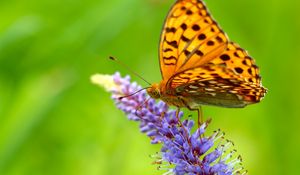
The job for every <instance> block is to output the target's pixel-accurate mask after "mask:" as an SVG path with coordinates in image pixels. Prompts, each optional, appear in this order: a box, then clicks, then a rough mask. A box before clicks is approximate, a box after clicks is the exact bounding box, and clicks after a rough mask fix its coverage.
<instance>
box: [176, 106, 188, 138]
mask: <svg viewBox="0 0 300 175" xmlns="http://www.w3.org/2000/svg"><path fill="white" fill-rule="evenodd" d="M179 112H180V108H179V107H177V110H176V118H177V120H178V124H179V126H180V127H181V128H182V129H183V132H184V134H185V137H186V139H188V142H189V134H188V132H187V130H186V128H185V127H184V126H183V124H182V122H181V120H180V118H179Z"/></svg>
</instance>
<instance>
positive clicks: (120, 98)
mask: <svg viewBox="0 0 300 175" xmlns="http://www.w3.org/2000/svg"><path fill="white" fill-rule="evenodd" d="M148 88H149V87H145V88H142V89H140V90H137V91H135V92H134V93H132V94H129V95H125V96H122V97H119V98H118V99H119V100H122V99H123V98H127V97H130V96H133V95H135V94H137V93H139V92H141V91H142V90H145V89H148Z"/></svg>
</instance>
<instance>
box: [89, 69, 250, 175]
mask: <svg viewBox="0 0 300 175" xmlns="http://www.w3.org/2000/svg"><path fill="white" fill-rule="evenodd" d="M92 81H93V83H95V84H98V85H101V86H103V87H104V88H105V89H106V90H107V91H109V92H111V93H112V99H113V100H114V101H115V102H116V105H117V107H118V108H119V109H120V110H122V111H124V112H125V113H126V115H127V117H128V119H129V120H134V121H138V122H140V131H141V132H143V133H145V134H146V135H147V136H148V137H150V139H151V143H153V144H158V143H160V144H162V148H161V151H160V153H158V155H157V156H155V157H156V160H155V163H157V164H159V168H160V169H163V170H166V173H165V174H178V175H181V174H189V175H214V174H218V175H230V174H246V173H247V171H245V170H244V169H243V167H242V165H241V157H240V156H237V157H236V156H235V155H236V154H235V152H236V151H235V150H234V149H233V144H232V142H230V141H228V140H225V139H224V133H223V132H221V131H220V130H217V131H215V132H214V133H212V134H211V135H208V134H205V131H206V127H207V126H208V124H209V121H206V122H204V123H203V124H202V125H201V126H200V127H199V128H198V129H197V130H195V131H193V127H194V121H193V120H191V119H185V120H183V121H182V122H181V121H178V118H177V117H176V111H175V110H171V109H169V107H168V105H167V104H165V103H164V102H162V101H159V102H158V103H156V102H155V100H153V99H151V98H149V96H148V95H147V94H146V92H145V91H141V92H139V93H137V94H135V95H131V96H128V97H125V98H120V97H122V96H126V95H130V94H132V93H134V92H136V91H138V90H140V89H141V87H140V86H139V85H138V84H137V83H135V82H133V83H131V82H130V77H129V76H126V77H124V78H122V77H121V76H120V74H119V73H115V74H114V75H112V76H111V75H101V74H97V75H94V76H92ZM182 116H183V113H182V112H180V113H179V118H182ZM181 120H182V119H181ZM204 134H205V135H204Z"/></svg>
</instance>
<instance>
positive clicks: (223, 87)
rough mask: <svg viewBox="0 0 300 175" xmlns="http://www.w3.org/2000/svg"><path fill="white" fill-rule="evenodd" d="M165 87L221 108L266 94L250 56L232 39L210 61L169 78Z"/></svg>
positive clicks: (254, 101) (185, 96) (247, 101)
mask: <svg viewBox="0 0 300 175" xmlns="http://www.w3.org/2000/svg"><path fill="white" fill-rule="evenodd" d="M167 89H169V90H170V92H171V93H173V94H177V95H179V96H182V97H184V98H185V99H186V100H187V101H189V100H191V101H198V102H199V103H204V104H210V103H215V104H214V105H218V106H225V107H237V106H235V105H242V106H243V105H246V104H251V103H256V102H259V101H260V100H261V99H262V97H264V95H265V93H266V89H265V88H264V87H262V85H261V77H260V75H259V69H258V67H257V66H256V65H255V62H254V59H252V58H251V57H250V56H249V55H248V53H247V52H246V51H245V50H244V49H242V48H241V47H239V46H238V45H237V44H235V43H232V42H230V43H229V44H228V47H227V48H226V50H225V51H224V52H222V53H221V54H220V55H219V56H217V57H216V58H215V59H213V60H211V61H210V62H208V63H206V64H204V65H202V66H199V67H196V68H192V69H188V70H185V71H183V72H180V73H178V74H176V75H174V76H173V77H171V78H170V80H169V81H168V83H167ZM203 96H204V97H205V98H204V97H203ZM199 99H200V101H199ZM201 100H202V101H201ZM242 106H241V107H242Z"/></svg>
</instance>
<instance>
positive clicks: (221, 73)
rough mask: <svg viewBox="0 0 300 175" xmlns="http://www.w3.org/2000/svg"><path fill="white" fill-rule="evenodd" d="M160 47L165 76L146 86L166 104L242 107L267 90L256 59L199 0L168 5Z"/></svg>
mask: <svg viewBox="0 0 300 175" xmlns="http://www.w3.org/2000/svg"><path fill="white" fill-rule="evenodd" d="M159 53H160V58H159V60H160V70H161V73H162V77H163V79H162V81H161V82H160V83H159V84H153V85H152V86H151V87H150V88H148V89H147V92H148V94H149V95H150V96H151V97H152V98H155V99H158V98H160V99H161V100H163V101H164V102H166V103H167V104H168V105H172V106H177V107H178V108H180V107H187V108H189V109H195V108H197V107H198V106H200V105H213V106H221V107H229V108H241V107H245V106H246V105H249V104H253V103H257V102H259V101H260V100H261V99H262V98H263V97H264V95H265V93H266V89H265V88H264V87H263V86H262V85H261V77H260V75H259V69H258V67H257V66H256V65H255V61H254V59H252V58H251V57H250V56H249V54H248V53H247V52H246V51H245V50H244V49H243V48H241V47H240V46H239V45H238V44H236V43H234V42H232V41H230V40H229V39H228V37H227V35H226V34H225V33H224V32H223V30H222V29H221V28H220V27H219V26H218V24H217V22H216V21H215V20H214V19H213V18H212V17H211V15H210V13H209V12H208V10H207V8H206V6H205V4H204V3H203V2H202V1H201V0H177V1H176V3H175V4H174V5H173V6H172V8H171V9H170V11H169V13H168V16H167V18H166V20H165V24H164V28H163V31H162V34H161V39H160V50H159Z"/></svg>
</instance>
